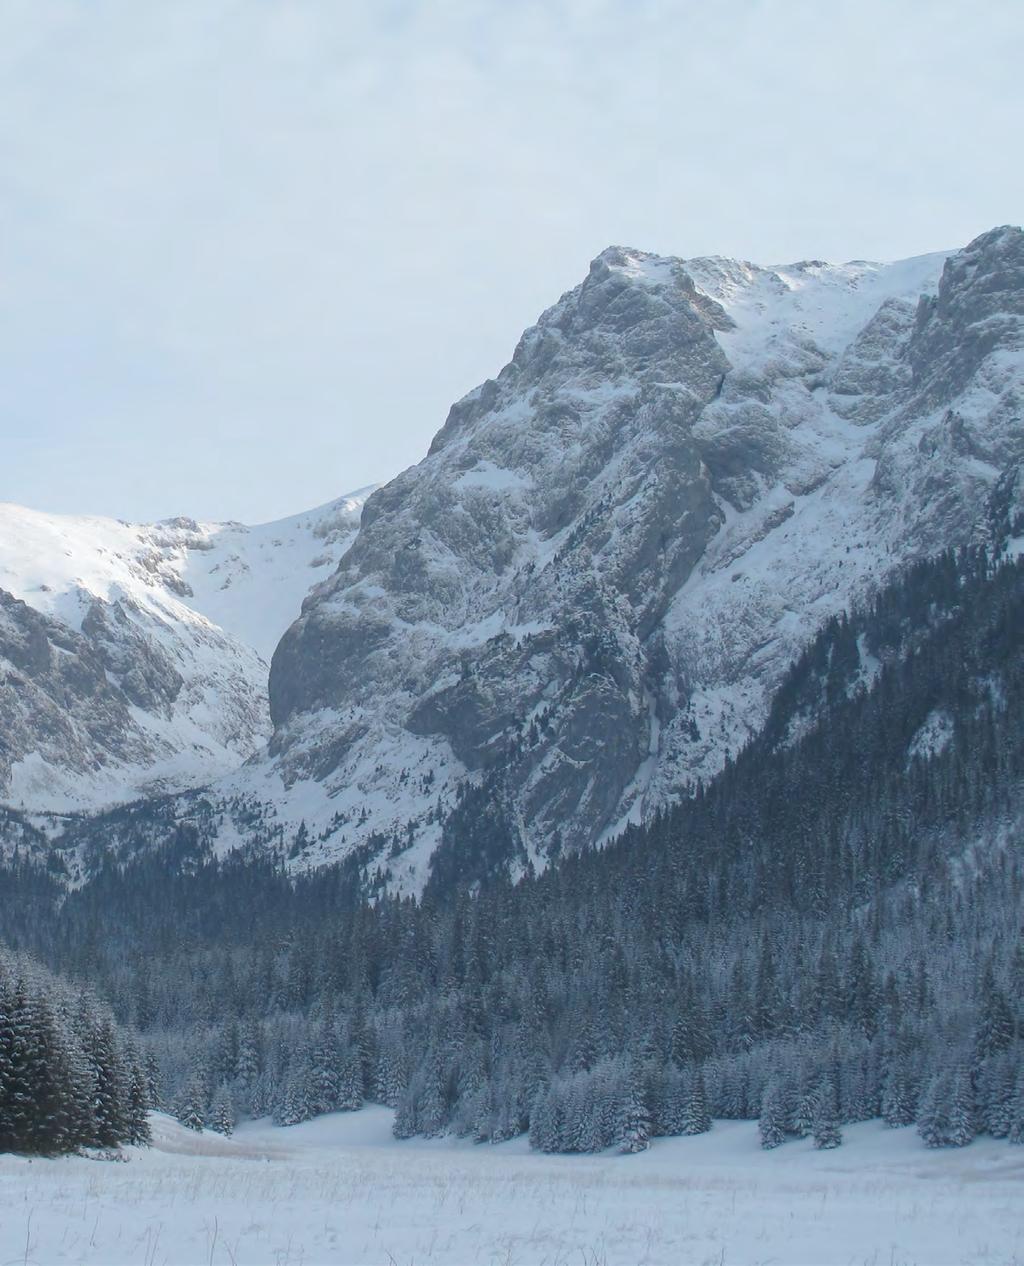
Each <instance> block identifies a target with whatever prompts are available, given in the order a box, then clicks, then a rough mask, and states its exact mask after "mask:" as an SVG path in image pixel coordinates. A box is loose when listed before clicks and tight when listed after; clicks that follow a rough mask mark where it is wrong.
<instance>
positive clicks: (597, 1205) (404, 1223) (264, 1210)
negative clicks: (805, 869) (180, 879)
mask: <svg viewBox="0 0 1024 1266" xmlns="http://www.w3.org/2000/svg"><path fill="white" fill-rule="evenodd" d="M391 1115H392V1114H391V1113H390V1112H388V1111H387V1110H385V1109H382V1108H368V1109H365V1110H364V1111H362V1112H359V1113H351V1114H335V1115H333V1116H330V1117H322V1118H319V1119H317V1120H314V1121H310V1122H307V1123H306V1124H304V1125H300V1126H294V1127H292V1128H290V1129H287V1130H284V1129H275V1128H274V1127H272V1126H269V1125H267V1124H266V1123H263V1122H258V1123H255V1124H249V1125H245V1126H243V1127H242V1128H241V1129H240V1130H239V1131H238V1133H237V1134H236V1135H235V1136H234V1137H233V1138H231V1139H222V1138H220V1137H219V1136H217V1135H212V1134H209V1133H207V1134H203V1135H201V1136H200V1135H196V1134H191V1133H190V1132H189V1131H187V1130H185V1129H183V1128H182V1127H181V1126H179V1125H178V1124H177V1123H176V1122H174V1121H172V1120H170V1118H168V1117H164V1116H160V1115H155V1116H154V1118H153V1123H154V1138H155V1143H154V1146H153V1147H152V1148H151V1149H141V1150H140V1149H127V1150H126V1153H125V1155H126V1157H127V1163H115V1162H111V1161H101V1160H95V1159H90V1158H86V1157H69V1158H64V1159H60V1160H33V1161H29V1160H27V1159H23V1158H18V1157H11V1156H2V1157H0V1264H2V1266H15V1264H16V1263H26V1264H28V1263H35V1264H36V1266H57V1264H58V1263H95V1264H97V1266H192V1264H193V1263H195V1264H197V1266H198V1264H209V1266H267V1264H270V1266H300V1264H301V1266H319V1264H320V1263H324V1264H325V1266H326V1264H328V1263H336V1264H342V1263H344V1264H345V1266H356V1264H361V1263H374V1264H377V1263H379V1266H426V1264H429V1266H472V1264H475V1263H479V1264H480V1266H577V1264H578V1266H660V1264H662V1263H664V1264H665V1266H1021V1264H1022V1263H1024V1215H1022V1209H1024V1199H1022V1197H1024V1149H1016V1148H1012V1147H1010V1146H1009V1145H1007V1144H1005V1143H997V1142H994V1141H992V1140H983V1139H980V1140H977V1141H976V1142H975V1143H973V1144H972V1145H971V1146H970V1147H969V1148H965V1149H963V1150H962V1151H940V1152H930V1151H928V1150H927V1149H925V1148H924V1147H923V1145H922V1144H921V1142H920V1140H919V1139H918V1138H917V1136H916V1135H915V1134H914V1132H913V1131H912V1130H900V1131H892V1130H888V1129H886V1128H885V1127H884V1126H882V1125H881V1124H880V1123H876V1122H870V1123H866V1124H863V1125H858V1126H853V1127H849V1128H848V1129H847V1130H846V1141H845V1142H844V1145H843V1147H841V1148H840V1149H839V1150H838V1151H834V1152H827V1153H823V1152H815V1151H814V1150H813V1148H812V1147H811V1145H810V1143H809V1142H790V1143H787V1144H786V1145H784V1146H783V1147H782V1148H779V1149H776V1150H775V1151H772V1152H764V1151H762V1150H761V1149H760V1148H759V1147H758V1145H757V1133H756V1126H755V1124H754V1123H753V1122H719V1123H717V1124H716V1126H715V1128H714V1130H713V1131H712V1133H711V1134H710V1135H703V1136H698V1137H696V1138H689V1139H663V1140H658V1141H657V1142H656V1143H655V1144H654V1146H653V1147H652V1148H651V1149H650V1151H648V1152H646V1153H643V1154H641V1155H639V1156H632V1157H626V1156H618V1155H615V1154H611V1153H608V1154H604V1155H600V1156H593V1157H563V1156H542V1155H538V1154H535V1153H531V1152H530V1150H529V1148H528V1145H527V1144H526V1142H525V1140H522V1139H517V1140H515V1141H513V1142H511V1143H506V1144H502V1145H500V1146H497V1147H488V1146H474V1145H473V1144H472V1143H468V1142H466V1141H463V1140H455V1139H438V1140H410V1141H408V1142H402V1143H397V1142H395V1141H394V1140H393V1139H392V1137H391V1134H390V1126H391Z"/></svg>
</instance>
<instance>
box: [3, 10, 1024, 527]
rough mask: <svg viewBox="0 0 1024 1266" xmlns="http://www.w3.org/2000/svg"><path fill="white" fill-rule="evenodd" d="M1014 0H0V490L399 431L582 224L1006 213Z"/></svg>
mask: <svg viewBox="0 0 1024 1266" xmlns="http://www.w3.org/2000/svg"><path fill="white" fill-rule="evenodd" d="M1022 36H1024V6H1021V4H1020V3H1019V0H1011V2H1007V3H1002V2H1000V0H975V2H974V3H955V4H948V3H942V2H941V0H929V2H927V3H925V2H923V0H922V2H920V3H919V2H917V0H898V3H894V2H893V0H886V2H885V3H880V2H878V0H857V3H844V2H843V0H829V3H827V4H823V3H820V0H815V2H813V3H800V2H797V0H793V2H787V0H775V2H769V0H721V2H720V3H708V0H701V2H700V3H686V2H677V3H663V2H659V0H628V2H627V0H618V2H612V0H606V2H602V0H543V2H537V3H533V2H532V0H502V2H500V3H499V2H498V0H486V2H485V0H429V2H427V0H424V2H423V3H412V2H411V0H406V2H404V3H398V2H394V3H386V2H383V3H382V0H365V2H362V0H352V2H347V0H59V2H58V0H0V419H2V426H3V434H4V438H5V441H6V442H5V444H4V460H3V463H2V465H0V470H2V482H0V499H3V500H11V501H19V502H22V503H25V504H28V505H32V506H35V507H37V508H40V509H49V510H67V511H87V512H96V513H103V514H113V515H118V516H120V517H123V518H155V517H161V516H165V515H170V514H177V513H187V514H194V515H197V516H202V517H209V518H239V519H243V520H246V521H258V520H264V519H269V518H274V517H277V516H279V515H283V514H288V513H291V512H295V511H299V510H302V509H305V508H307V507H309V506H312V505H314V504H317V503H319V502H322V501H325V500H328V499H329V498H331V497H333V496H336V495H338V494H340V493H342V492H345V491H348V490H350V489H353V488H355V487H358V486H359V485H362V484H365V483H368V482H373V481H376V480H383V479H386V478H388V477H390V476H391V475H393V474H395V473H396V472H397V471H398V470H399V469H401V468H402V467H404V466H406V465H408V464H410V463H412V462H414V461H416V460H418V459H419V458H420V457H421V456H422V455H423V453H424V452H425V451H426V447H427V445H428V443H429V441H430V438H431V436H432V435H433V433H434V432H435V431H436V430H437V428H438V427H439V426H440V425H441V423H442V422H443V421H444V417H445V414H446V412H447V408H448V405H449V404H450V403H451V402H452V401H453V400H454V399H456V398H457V397H458V396H460V395H461V394H463V393H464V392H465V391H467V390H469V389H470V388H471V387H473V386H474V385H475V384H476V383H477V382H479V381H481V380H482V379H483V378H485V377H487V376H489V375H491V374H494V373H496V372H497V370H498V369H499V368H500V367H501V365H502V364H503V363H504V362H505V361H506V360H507V359H508V358H509V356H510V354H511V352H512V349H513V347H514V346H515V343H516V340H517V338H518V336H519V334H520V332H521V330H522V329H523V327H524V326H526V325H528V324H529V323H530V322H531V321H532V320H533V319H534V318H535V317H536V316H537V315H538V313H539V312H540V311H541V310H542V309H543V308H544V307H545V306H547V305H548V304H549V303H551V302H553V301H554V300H555V299H556V298H557V297H558V295H559V294H560V293H561V292H562V291H563V290H565V289H567V288H569V287H570V286H572V285H574V284H575V283H576V282H577V281H578V280H580V279H581V278H582V276H583V275H584V274H585V272H586V268H587V264H588V262H589V260H590V259H591V258H592V257H593V256H594V255H595V254H596V253H597V252H598V251H599V250H601V249H602V248H603V247H605V246H607V245H609V244H610V243H613V242H614V243H620V244H627V245H632V246H639V247H643V248H646V249H650V250H656V251H661V252H664V253H671V254H680V255H696V254H702V253H719V254H730V255H741V256H744V257H747V258H751V259H755V260H758V261H761V262H782V261H788V260H792V259H797V258H807V257H820V258H840V259H847V258H852V257H865V258H871V257H874V258H884V259H890V258H897V257H901V256H904V255H908V254H917V253H922V252H925V251H931V250H937V249H942V248H946V247H950V246H955V245H960V244H963V243H964V242H966V241H967V240H968V239H969V238H971V237H973V236H974V235H976V234H977V233H979V232H981V231H983V230H984V229H986V228H989V227H991V226H992V225H993V224H997V223H1005V222H1008V221H1014V222H1019V221H1020V219H1021V214H1022V211H1021V208H1022V203H1024V175H1022V165H1021V162H1020V125H1021V119H1022V118H1024V89H1022V75H1021V72H1020V66H1021V62H1022V54H1024V39H1022Z"/></svg>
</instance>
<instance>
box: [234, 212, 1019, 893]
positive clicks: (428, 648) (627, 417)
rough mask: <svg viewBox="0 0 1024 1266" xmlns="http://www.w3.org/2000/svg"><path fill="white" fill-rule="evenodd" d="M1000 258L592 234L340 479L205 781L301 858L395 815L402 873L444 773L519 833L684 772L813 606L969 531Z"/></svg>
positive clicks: (1010, 245) (1004, 390)
mask: <svg viewBox="0 0 1024 1266" xmlns="http://www.w3.org/2000/svg"><path fill="white" fill-rule="evenodd" d="M1022 268H1024V235H1022V233H1021V232H1020V230H1018V229H1000V230H994V231H993V232H991V233H988V234H985V235H984V236H983V237H981V238H979V239H977V240H976V241H975V242H973V243H971V245H970V246H969V247H967V248H966V249H965V250H964V251H961V252H958V253H956V254H954V255H952V256H949V257H948V258H947V257H944V256H928V257H923V258H920V259H916V260H908V261H904V262H902V263H898V264H892V265H877V264H869V263H852V264H846V265H839V266H834V265H827V264H821V263H817V262H805V263H801V264H797V265H792V266H789V267H784V268H775V269H766V268H759V267H755V266H753V265H750V264H745V263H741V262H737V261H733V260H725V259H699V260H690V261H683V260H675V259H662V258H658V257H655V256H651V255H648V254H644V253H642V252H636V251H627V250H622V249H618V248H613V249H611V250H608V251H605V252H604V253H603V254H602V255H601V256H599V257H598V259H596V260H595V261H594V263H593V265H592V266H591V269H590V273H589V275H588V277H587V278H586V280H585V281H584V282H583V284H582V285H580V286H579V287H577V288H576V289H575V290H573V291H572V292H570V293H569V294H567V295H565V296H564V297H563V298H562V299H561V300H560V301H559V302H558V303H557V304H556V305H555V306H554V307H553V308H551V309H550V310H549V311H547V312H546V313H545V314H544V315H543V316H542V317H541V319H540V321H539V322H538V324H537V325H536V326H535V327H534V328H532V329H531V330H528V331H527V332H526V334H525V335H524V336H523V338H522V340H521V341H520V344H519V346H518V347H517V349H516V351H515V354H514V356H513V359H512V361H511V363H510V364H509V365H508V366H506V368H505V369H504V370H503V371H502V372H501V374H500V375H499V376H498V378H497V379H496V380H494V381H489V382H487V383H485V384H484V385H483V386H482V387H480V388H478V389H477V390H476V391H473V392H471V393H470V394H469V395H468V396H467V397H465V399H463V400H462V401H460V402H459V403H458V404H457V405H455V406H454V407H453V409H452V410H451V413H450V415H449V417H448V420H447V422H446V424H445V426H444V427H443V429H442V430H441V431H440V433H439V434H438V436H437V437H436V439H435V441H434V443H433V445H432V446H431V449H430V452H429V454H428V456H427V457H426V458H425V459H424V460H423V461H422V462H421V463H420V464H419V465H418V466H416V467H414V468H412V469H411V470H408V471H406V472H405V473H404V474H402V475H400V476H399V477H398V478H397V479H396V480H394V481H392V482H391V483H390V484H388V485H387V486H386V487H384V488H382V489H381V490H379V491H378V492H376V493H375V494H374V495H373V496H372V497H371V498H370V500H369V501H368V502H367V504H366V507H365V511H364V514H363V520H362V526H361V529H360V532H359V535H358V538H357V539H356V541H355V543H354V544H353V546H352V548H351V549H350V550H349V551H348V552H347V553H346V555H345V556H344V558H343V560H342V562H341V565H340V567H339V568H338V570H337V572H336V573H335V574H334V575H333V576H332V577H331V578H330V579H329V580H328V581H326V582H325V583H324V584H322V585H321V586H319V588H318V589H317V590H315V591H314V593H313V594H312V595H311V596H310V598H309V599H308V600H307V601H306V603H305V604H304V607H303V613H302V616H301V618H300V619H299V620H298V621H297V622H296V623H295V624H294V625H292V627H291V628H290V629H289V630H288V632H287V633H286V634H285V636H284V638H283V640H282V641H281V643H280V645H279V647H278V649H277V651H276V652H275V654H274V657H273V661H272V668H271V678H270V706H271V713H272V718H273V722H274V726H275V732H274V737H273V739H272V740H271V744H270V748H269V754H268V756H267V758H266V759H264V760H258V761H257V762H256V763H255V764H254V766H253V767H252V768H251V769H250V770H249V771H248V773H247V774H246V776H245V779H244V780H243V781H242V782H241V783H237V784H233V785H235V786H237V787H238V789H244V790H248V791H250V792H252V793H253V794H254V795H255V796H257V797H261V798H263V799H265V800H271V801H273V802H274V803H275V805H276V806H277V808H278V810H279V811H280V813H281V814H282V816H283V817H284V818H285V819H286V820H287V819H292V820H298V818H299V817H302V818H304V819H306V820H307V821H310V822H312V823H313V824H315V825H317V826H319V827H320V828H321V840H320V843H319V845H318V853H317V856H323V855H331V854H332V852H337V851H342V850H343V849H345V848H348V847H350V846H351V844H352V843H353V842H354V841H355V840H359V839H363V838H365V837H366V836H367V835H368V834H369V832H370V831H371V830H391V831H394V832H396V835H395V842H394V844H393V848H394V849H395V851H396V852H397V851H398V850H399V849H406V848H407V849H408V852H407V854H406V857H405V860H404V861H403V860H402V859H396V861H395V862H394V865H395V867H396V868H397V869H398V870H399V871H400V872H402V873H406V874H407V875H408V876H409V881H410V882H414V881H415V878H416V876H417V875H419V876H420V877H422V871H423V863H424V859H425V857H426V856H427V855H428V854H429V851H430V849H431V848H432V847H433V846H434V844H435V843H436V840H437V838H438V832H439V823H440V822H441V821H443V819H444V816H445V814H446V813H447V812H448V811H449V810H450V808H451V806H452V804H453V803H454V797H455V795H456V793H457V790H458V788H459V787H460V785H463V784H465V782H466V781H467V780H479V779H480V778H482V777H487V778H489V779H490V780H491V782H492V783H493V785H494V786H495V787H496V788H498V789H499V791H500V794H501V796H502V798H503V802H504V804H505V807H506V811H507V814H508V815H509V817H510V819H511V820H512V822H513V824H514V827H515V829H516V831H517V832H518V833H519V835H520V838H521V839H522V841H523V844H524V846H525V850H526V851H527V852H528V853H530V854H532V855H534V856H537V857H541V858H542V857H543V856H544V855H545V854H546V853H547V852H548V851H550V849H551V848H552V847H553V846H554V847H557V846H569V847H572V846H578V845H581V844H584V843H586V842H589V841H592V840H596V839H600V838H601V837H602V836H603V835H607V834H608V833H609V832H612V831H614V830H615V829H616V828H617V827H618V826H619V825H621V824H623V823H624V822H625V821H627V820H629V819H631V818H632V819H636V818H638V817H641V816H644V815H648V814H650V813H651V812H653V811H655V810H656V809H657V807H658V806H659V805H661V804H664V803H665V802H666V801H667V800H670V799H671V798H673V797H675V796H678V795H679V794H681V793H682V792H683V791H684V789H685V787H686V786H687V784H689V783H692V782H693V781H694V780H695V779H696V778H705V777H707V776H709V775H710V774H712V773H713V772H714V771H715V770H716V769H718V768H719V767H720V766H721V764H722V762H723V761H724V760H725V759H726V756H727V754H728V753H729V752H731V751H735V750H736V748H737V747H738V746H739V745H740V744H741V743H743V742H744V741H745V739H746V738H747V737H748V736H749V735H750V734H751V733H752V732H753V731H754V730H755V729H756V728H757V727H758V726H759V725H760V724H761V722H762V721H763V718H764V715H765V708H766V701H767V698H768V695H769V693H770V691H771V689H772V688H773V686H774V685H775V684H776V682H777V681H778V679H779V676H780V674H781V672H782V670H783V669H784V667H785V666H786V664H787V663H788V662H789V660H790V659H791V658H792V656H793V655H794V653H795V652H796V650H797V649H798V648H799V647H800V646H801V645H802V644H803V643H804V642H805V641H806V640H807V638H808V637H809V636H810V635H811V633H812V632H813V631H814V630H815V629H816V628H817V627H818V626H819V625H820V624H821V622H822V621H823V620H824V619H825V618H826V617H827V616H828V615H830V614H832V613H833V612H835V611H838V610H841V609H843V608H845V607H846V606H848V605H849V604H850V602H851V601H853V600H855V599H856V598H857V597H860V596H862V595H863V594H864V593H865V592H866V591H867V590H869V588H870V587H871V585H872V584H874V583H876V582H877V581H879V580H880V579H881V578H882V577H883V576H885V575H887V574H888V573H890V572H891V571H892V570H893V569H894V568H895V567H897V566H899V565H900V564H902V563H904V562H906V561H907V560H908V559H909V558H911V557H913V556H915V555H917V554H920V553H925V552H932V551H935V550H939V549H942V548H944V547H945V546H947V545H950V544H956V543H958V542H961V541H965V540H968V539H972V538H977V537H979V536H984V535H985V534H986V533H990V532H991V531H992V526H991V525H992V522H993V518H992V511H991V506H992V504H993V501H992V499H993V496H994V493H995V491H996V490H997V486H999V487H1003V488H1004V489H1005V488H1006V487H1009V486H1010V484H1012V483H1013V480H1014V478H1015V475H1014V471H1015V469H1016V465H1017V463H1019V461H1020V459H1021V453H1022V447H1024V438H1022V433H1024V428H1022V426H1021V404H1020V401H1021V391H1022V385H1024V355H1022V337H1021V329H1022V315H1021V314H1022V310H1024V276H1022ZM1014 486H1016V485H1014ZM311 860H313V859H312V858H311Z"/></svg>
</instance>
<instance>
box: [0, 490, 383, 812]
mask: <svg viewBox="0 0 1024 1266" xmlns="http://www.w3.org/2000/svg"><path fill="white" fill-rule="evenodd" d="M362 500H363V495H362V494H357V495H356V496H354V497H350V498H342V499H341V500H339V501H338V502H334V503H332V504H331V505H329V506H324V507H322V508H321V509H320V510H316V511H311V512H310V513H309V514H306V515H300V516H298V517H296V518H295V519H289V520H285V521H283V522H280V523H271V524H265V525H263V526H261V527H257V528H246V527H243V526H242V525H240V524H199V523H196V522H194V521H193V520H191V519H174V520H171V521H168V522H165V523H158V524H147V525H133V524H127V523H121V522H117V521H114V520H109V519H98V518H73V517H69V516H57V515H45V514H39V513H36V512H34V511H31V510H25V509H23V508H21V507H19V506H10V505H5V506H0V796H2V798H3V800H4V801H6V802H7V803H8V804H14V805H17V806H20V807H24V808H27V809H31V810H65V809H90V808H96V807H100V806H103V805H107V804H111V803H116V802H119V801H123V800H129V799H133V798H134V797H137V796H140V795H143V794H145V793H147V792H150V791H164V790H176V789H180V788H183V787H189V786H193V785H195V784H197V783H206V782H209V781H210V780H211V779H212V778H215V777H217V776H219V775H222V774H224V773H226V772H227V771H229V770H232V769H234V768H235V767H236V766H238V765H239V764H241V762H242V761H243V760H245V759H246V758H247V757H248V756H250V755H252V753H253V752H255V751H256V750H257V749H259V748H261V747H262V746H263V744H264V743H265V741H266V739H267V737H268V735H269V733H270V728H271V727H270V718H269V710H268V703H267V672H268V669H267V662H266V661H267V660H268V659H269V657H270V654H271V652H272V650H273V647H274V645H275V644H276V642H277V639H278V637H279V636H280V634H281V632H282V631H283V630H284V629H285V628H286V627H287V625H288V623H289V622H290V621H291V620H292V619H293V618H294V617H295V615H296V614H297V613H298V611H299V607H300V604H301V602H302V599H303V597H304V596H305V594H306V593H307V592H308V590H309V589H310V587H311V586H312V585H313V584H314V583H315V581H316V580H317V578H318V577H322V576H324V575H325V574H330V572H331V571H332V569H333V568H334V567H335V566H336V565H337V562H338V560H339V558H340V557H341V555H342V553H343V552H344V550H345V549H346V548H347V547H348V545H349V544H350V543H351V541H352V538H353V536H354V534H355V530H356V526H357V524H358V516H359V510H360V508H361V504H362Z"/></svg>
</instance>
